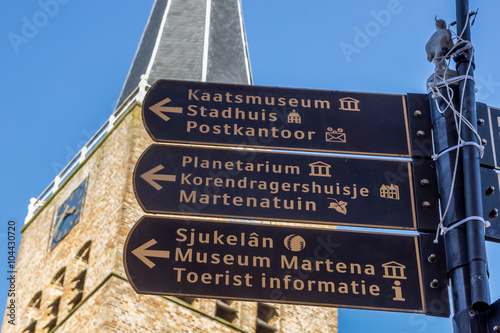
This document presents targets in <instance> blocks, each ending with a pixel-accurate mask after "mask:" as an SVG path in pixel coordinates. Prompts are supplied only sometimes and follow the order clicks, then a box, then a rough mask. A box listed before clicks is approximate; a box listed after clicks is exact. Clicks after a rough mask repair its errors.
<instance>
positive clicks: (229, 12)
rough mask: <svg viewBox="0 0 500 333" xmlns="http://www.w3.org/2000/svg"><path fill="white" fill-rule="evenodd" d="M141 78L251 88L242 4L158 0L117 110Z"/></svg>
mask: <svg viewBox="0 0 500 333" xmlns="http://www.w3.org/2000/svg"><path fill="white" fill-rule="evenodd" d="M143 75H144V77H145V78H146V80H147V83H148V84H149V85H151V84H153V83H154V82H155V81H156V80H158V79H178V80H191V81H208V82H220V83H237V84H252V74H251V69H250V60H249V58H248V48H247V41H246V34H245V28H244V26H243V18H242V10H241V0H156V1H155V4H154V6H153V10H152V11H151V15H150V17H149V21H148V23H147V25H146V29H145V30H144V33H143V35H142V38H141V41H140V43H139V47H138V49H137V52H136V54H135V58H134V61H133V63H132V66H131V68H130V71H129V73H128V76H127V79H126V80H125V84H124V85H123V89H122V92H121V94H120V98H119V99H118V106H119V105H121V104H122V103H123V102H124V101H125V100H126V99H127V97H128V96H129V95H130V94H131V93H133V92H134V90H135V89H136V88H137V87H138V85H139V82H140V80H141V76H143Z"/></svg>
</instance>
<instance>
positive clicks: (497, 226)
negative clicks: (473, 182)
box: [481, 168, 500, 243]
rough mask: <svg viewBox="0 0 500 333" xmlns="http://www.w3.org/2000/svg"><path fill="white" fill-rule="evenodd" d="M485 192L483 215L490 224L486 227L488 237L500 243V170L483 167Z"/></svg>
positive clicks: (482, 180)
mask: <svg viewBox="0 0 500 333" xmlns="http://www.w3.org/2000/svg"><path fill="white" fill-rule="evenodd" d="M481 189H482V192H483V216H484V219H485V220H486V221H489V222H490V224H491V225H490V226H489V227H488V228H486V230H485V235H486V239H487V240H490V241H494V242H498V243H500V217H499V211H500V171H497V172H496V171H495V170H491V169H486V168H481Z"/></svg>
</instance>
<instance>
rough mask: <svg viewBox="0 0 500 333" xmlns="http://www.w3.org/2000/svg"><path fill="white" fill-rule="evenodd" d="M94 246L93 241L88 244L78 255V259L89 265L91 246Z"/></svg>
mask: <svg viewBox="0 0 500 333" xmlns="http://www.w3.org/2000/svg"><path fill="white" fill-rule="evenodd" d="M91 245H92V241H88V242H86V243H85V244H84V245H83V246H82V248H81V249H80V251H78V253H77V254H76V257H75V258H76V259H78V260H81V261H83V262H84V263H86V264H88V263H89V258H90V246H91Z"/></svg>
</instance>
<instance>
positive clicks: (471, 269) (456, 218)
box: [429, 0, 490, 333]
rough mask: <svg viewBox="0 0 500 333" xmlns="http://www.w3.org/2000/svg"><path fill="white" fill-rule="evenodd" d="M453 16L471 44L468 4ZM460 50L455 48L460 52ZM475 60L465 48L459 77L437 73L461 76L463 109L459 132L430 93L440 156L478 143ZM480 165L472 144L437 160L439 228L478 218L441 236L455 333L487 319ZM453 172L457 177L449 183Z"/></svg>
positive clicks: (478, 331) (475, 330)
mask: <svg viewBox="0 0 500 333" xmlns="http://www.w3.org/2000/svg"><path fill="white" fill-rule="evenodd" d="M456 15H457V34H458V35H459V36H461V38H462V39H463V40H464V41H469V42H470V40H471V36H470V24H469V20H468V16H469V3H468V0H456ZM458 43H460V41H458ZM461 46H464V45H461ZM461 46H459V47H456V48H455V49H460V48H461ZM473 60H474V59H473V54H472V49H470V48H469V49H466V50H465V51H463V52H461V53H460V54H458V55H457V56H456V57H455V61H456V62H457V72H458V73H457V72H454V71H449V72H447V71H443V72H442V73H441V74H444V75H446V76H448V77H445V78H444V79H448V78H449V77H450V76H457V75H458V76H462V77H463V79H462V80H460V81H459V84H458V86H457V85H454V86H453V87H452V88H451V89H453V96H454V97H455V98H454V100H453V105H454V106H455V109H458V110H461V114H462V117H463V119H462V123H461V125H460V128H457V126H455V125H456V122H455V120H456V116H455V115H454V114H453V110H452V109H451V108H449V107H448V105H447V104H446V103H445V102H444V100H443V98H441V97H437V100H434V99H433V94H431V95H430V105H431V116H432V122H433V128H434V131H433V137H434V147H435V150H436V152H441V151H443V150H444V149H446V148H449V147H453V146H455V145H457V144H459V143H461V142H466V143H471V142H472V143H477V144H481V143H480V142H479V140H478V138H477V136H476V135H475V133H474V130H473V129H471V128H469V127H468V126H467V125H466V122H467V121H468V122H469V123H470V124H472V126H473V127H474V128H475V129H476V127H477V116H476V101H475V92H474V89H475V86H474V63H473ZM432 78H433V77H431V78H430V79H429V80H430V82H431V81H432V80H435V78H434V79H432ZM440 93H441V95H442V96H447V97H448V99H449V98H450V96H451V95H448V91H447V89H445V88H441V89H440ZM436 102H437V103H436ZM436 104H437V105H436ZM439 110H441V111H443V110H444V112H442V113H441V112H439ZM459 134H460V136H459ZM459 138H460V139H461V140H459ZM457 154H458V157H459V158H457ZM479 161H480V153H479V148H478V147H477V146H474V145H465V146H463V147H462V148H460V150H452V151H450V152H449V153H447V154H443V155H441V156H440V157H439V159H438V160H437V172H438V180H439V193H440V195H441V198H442V199H441V200H442V201H441V203H442V205H443V207H444V206H446V204H447V203H448V200H451V201H450V203H449V209H448V213H447V215H446V216H445V219H444V220H443V225H444V226H445V227H448V228H450V227H451V226H453V225H454V224H455V223H457V222H460V221H462V220H464V219H465V218H468V217H473V216H477V217H479V218H478V219H474V220H471V221H469V222H467V223H466V224H462V225H460V226H458V227H456V228H452V229H451V230H449V231H448V232H447V233H446V234H445V236H444V241H445V248H446V254H447V269H448V274H449V278H450V284H451V291H452V300H453V310H454V311H453V312H454V317H453V328H454V332H455V333H486V332H487V320H486V319H485V318H486V317H487V312H486V311H487V310H488V307H489V302H490V300H489V288H488V275H487V274H488V273H487V260H486V247H485V238H484V225H483V224H482V223H481V218H482V217H483V211H482V195H481V178H480V165H479ZM455 168H456V179H453V172H454V170H455Z"/></svg>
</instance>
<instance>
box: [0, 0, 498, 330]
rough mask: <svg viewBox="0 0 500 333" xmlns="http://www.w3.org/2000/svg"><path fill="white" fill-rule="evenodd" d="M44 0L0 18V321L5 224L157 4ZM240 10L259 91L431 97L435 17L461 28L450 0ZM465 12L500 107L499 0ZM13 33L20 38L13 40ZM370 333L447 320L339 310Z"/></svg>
mask: <svg viewBox="0 0 500 333" xmlns="http://www.w3.org/2000/svg"><path fill="white" fill-rule="evenodd" d="M46 3H53V1H49V0H45V1H44V0H42V1H35V0H26V1H22V2H20V1H19V2H13V1H10V2H9V5H8V7H7V9H6V10H4V11H3V12H2V16H1V19H0V36H1V39H0V40H1V42H0V45H1V48H0V75H1V78H2V79H1V80H0V94H1V95H0V96H1V97H2V100H3V107H2V111H1V116H2V121H1V122H0V156H1V157H2V160H1V163H0V188H1V189H2V190H1V192H0V199H1V203H2V205H1V209H0V226H1V227H0V228H1V229H0V249H2V251H3V253H4V254H1V253H0V312H2V313H3V309H4V304H5V299H6V293H7V285H6V282H5V281H6V277H7V273H6V271H7V266H6V265H7V264H6V257H7V255H6V254H5V252H6V250H5V248H6V244H7V237H6V236H7V235H6V233H7V226H6V225H7V222H8V221H9V220H15V221H16V223H17V226H18V227H21V226H22V225H23V222H24V218H25V216H26V212H27V205H28V203H29V199H30V198H31V197H37V196H38V195H39V194H40V193H41V192H42V191H43V190H44V189H45V187H46V186H47V185H48V184H49V183H50V182H51V181H52V180H53V179H54V177H55V176H56V175H57V174H58V173H59V172H60V171H61V169H62V168H63V167H64V165H65V164H66V163H67V162H69V161H70V160H71V159H72V158H73V156H74V155H75V154H76V152H78V150H79V149H80V148H81V147H82V146H83V145H84V144H85V143H86V141H88V140H89V139H90V137H91V136H92V135H93V134H94V133H95V131H96V130H97V129H98V128H99V127H100V126H101V125H102V124H103V123H104V122H105V120H106V119H107V118H108V117H109V115H110V114H111V113H112V112H113V110H114V107H115V104H116V100H117V98H118V96H119V93H120V90H121V88H122V85H123V82H124V80H125V77H126V75H127V72H128V69H129V67H130V64H131V62H132V59H133V56H134V54H135V50H136V48H137V45H138V42H139V39H140V37H141V35H142V32H143V29H144V27H145V24H146V21H147V18H148V16H149V13H150V10H151V8H152V5H153V0H140V1H139V0H125V1H118V0H108V1H96V0H88V1H74V0H58V2H57V3H58V5H57V7H55V6H52V7H48V6H47V5H44V4H46ZM242 3H243V11H244V19H245V25H246V30H247V38H248V42H249V49H250V60H251V64H252V72H253V77H254V84H256V85H265V86H278V87H295V88H311V89H331V90H346V91H359V92H374V93H393V94H406V93H424V92H425V90H424V89H425V82H426V80H427V78H428V76H429V75H430V74H431V73H432V70H433V65H432V64H430V63H428V62H427V60H426V56H425V52H424V46H425V43H426V42H427V40H428V38H429V37H430V35H431V34H432V33H433V31H434V17H435V16H436V15H437V16H438V17H439V18H443V19H445V20H446V21H447V22H452V21H454V20H455V1H452V0H441V1H435V0H370V1H368V0H354V1H333V0H311V1H299V0H242ZM470 7H471V9H474V10H475V9H476V8H477V7H479V15H478V17H477V20H476V22H475V24H474V26H473V30H472V41H473V44H474V47H475V50H476V82H477V87H478V89H479V92H478V95H477V100H479V101H481V102H484V103H487V104H488V105H491V106H496V107H500V66H498V54H499V52H500V50H499V49H500V43H499V41H498V36H499V35H500V34H499V33H500V26H499V25H498V23H497V21H498V13H500V3H499V2H497V1H483V2H480V1H471V5H470ZM44 12H46V13H49V15H47V14H45V15H44V14H43V13H44ZM33 23H36V25H33V26H31V29H30V27H29V26H30V24H33ZM360 31H361V32H364V33H360ZM13 34H16V35H17V36H22V38H23V39H22V40H20V39H17V40H13V37H12V36H13ZM362 35H365V36H364V37H363V36H362ZM19 239H20V238H19V237H18V241H19ZM498 253H500V246H499V244H491V243H490V244H488V256H489V258H490V267H491V277H490V286H491V288H492V299H493V300H496V299H498V298H500V290H499V287H498V286H499V285H500V283H499V281H500V263H498V260H497V256H495V254H498ZM367 329H369V330H370V332H384V333H412V332H419V333H420V332H440V333H446V332H451V321H450V320H449V319H436V318H432V317H425V316H423V315H409V314H401V313H387V312H378V311H360V310H341V311H340V332H361V331H366V330H367Z"/></svg>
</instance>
